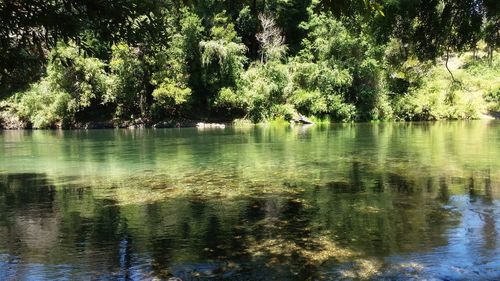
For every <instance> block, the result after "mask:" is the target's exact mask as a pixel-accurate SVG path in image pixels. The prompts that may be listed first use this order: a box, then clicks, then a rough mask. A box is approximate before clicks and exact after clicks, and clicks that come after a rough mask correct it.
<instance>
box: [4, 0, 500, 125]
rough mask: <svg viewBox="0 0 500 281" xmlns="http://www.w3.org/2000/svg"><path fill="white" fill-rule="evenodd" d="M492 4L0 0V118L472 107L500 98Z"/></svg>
mask: <svg viewBox="0 0 500 281" xmlns="http://www.w3.org/2000/svg"><path fill="white" fill-rule="evenodd" d="M499 11H500V7H499V4H498V1H494V0H461V1H452V0H440V1H438V0H430V1H409V0H380V1H373V0H363V1H362V0H339V1H335V0H333V1H332V0H267V1H265V0H251V1H250V0H248V1H215V0H210V1H170V0H161V1H153V0H78V1H68V0H50V1H47V0H43V1H42V0H2V1H1V2H0V26H1V29H0V55H1V59H0V99H1V100H3V101H1V102H0V112H1V113H2V114H1V115H0V121H2V120H3V121H2V122H0V123H4V125H5V123H8V122H11V123H15V122H17V123H19V124H21V126H32V127H35V128H45V127H54V126H62V127H71V126H73V125H74V124H75V123H77V122H86V121H104V120H115V121H117V122H118V121H126V120H135V121H137V122H141V123H146V124H152V123H154V122H158V121H161V120H170V119H182V118H188V119H204V118H209V119H217V120H230V119H235V118H246V119H250V120H251V121H254V122H259V121H266V120H270V119H276V118H284V119H289V118H292V117H293V116H295V115H297V114H298V113H302V114H305V115H309V116H317V117H320V118H327V119H330V120H340V121H355V120H392V119H404V120H433V119H456V118H476V117H478V114H479V113H481V112H484V109H485V108H489V109H491V110H497V109H498V104H499V102H498V101H499V100H500V90H499V89H500V82H499V81H498V79H495V78H496V77H498V76H499V75H498V72H499V71H498V69H499V68H498V64H499V62H498V60H497V59H496V55H497V54H496V50H497V49H498V47H499V46H500V42H499V41H500V39H499V38H500V36H499V26H500V16H499V14H500V13H499ZM458 54H465V56H462V57H458V56H457V55H458ZM436 65H440V66H443V65H445V66H446V68H443V69H446V70H445V71H444V72H443V70H442V69H437V68H436ZM485 73H486V74H485ZM479 75H486V76H485V77H486V78H485V79H487V80H488V81H489V82H490V86H488V87H483V86H477V85H479V84H481V83H480V82H478V81H477V79H476V78H477V77H478V76H479ZM488 75H489V76H488ZM489 77H492V78H493V82H492V79H489ZM445 82H446V85H444V83H445ZM475 85H476V86H475ZM429 89H430V90H429ZM471 93H472V94H471ZM7 121H8V122H7Z"/></svg>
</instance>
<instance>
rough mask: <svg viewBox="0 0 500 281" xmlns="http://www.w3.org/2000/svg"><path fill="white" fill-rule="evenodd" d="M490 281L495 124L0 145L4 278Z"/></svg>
mask: <svg viewBox="0 0 500 281" xmlns="http://www.w3.org/2000/svg"><path fill="white" fill-rule="evenodd" d="M172 277H179V278H181V279H182V280H339V279H341V280H342V279H345V280H357V279H385V280H412V279H414V280H422V279H426V280H499V279H500V122H498V121H490V122H485V121H470V122H437V123H382V124H348V125H330V126H312V127H269V128H253V129H238V128H226V129H213V130H203V131H200V130H197V129H161V130H153V129H151V130H149V129H146V130H94V131H2V132H0V280H82V279H83V280H168V279H169V278H172Z"/></svg>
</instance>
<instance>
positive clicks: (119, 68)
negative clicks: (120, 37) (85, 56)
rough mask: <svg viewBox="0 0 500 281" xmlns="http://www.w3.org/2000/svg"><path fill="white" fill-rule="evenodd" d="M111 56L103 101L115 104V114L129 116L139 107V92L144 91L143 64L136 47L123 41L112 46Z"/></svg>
mask: <svg viewBox="0 0 500 281" xmlns="http://www.w3.org/2000/svg"><path fill="white" fill-rule="evenodd" d="M112 50H113V57H112V59H111V61H110V63H109V68H110V70H111V76H110V91H109V92H108V94H107V95H105V96H104V101H105V102H113V103H115V104H116V105H117V107H116V111H115V116H116V117H125V116H130V115H131V114H134V113H137V112H135V111H136V110H137V109H138V108H139V107H140V104H139V103H140V94H141V91H144V85H143V79H144V72H145V70H144V65H143V63H142V62H141V60H140V59H139V52H140V50H139V49H138V48H132V47H130V46H128V45H126V44H125V43H120V44H118V45H116V46H113V49H112Z"/></svg>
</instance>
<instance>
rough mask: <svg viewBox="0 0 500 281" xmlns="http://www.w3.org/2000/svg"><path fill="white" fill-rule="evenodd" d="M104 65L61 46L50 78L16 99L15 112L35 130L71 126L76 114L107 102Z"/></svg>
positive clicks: (52, 56)
mask: <svg viewBox="0 0 500 281" xmlns="http://www.w3.org/2000/svg"><path fill="white" fill-rule="evenodd" d="M104 66H105V65H104V63H103V62H101V61H100V60H98V59H96V58H86V57H84V56H83V55H82V54H81V53H80V52H79V50H78V48H75V47H73V46H68V45H64V44H60V45H58V46H57V47H56V48H55V49H54V50H53V51H52V52H51V54H50V63H49V65H48V67H47V76H46V77H44V78H43V79H42V80H41V81H40V82H38V83H35V84H33V85H32V86H31V88H30V89H29V90H28V91H26V92H25V93H18V94H17V95H16V96H15V97H14V98H13V101H14V102H13V109H12V110H14V111H15V112H16V113H17V114H18V115H19V116H20V117H21V118H23V119H24V120H26V121H29V122H30V123H31V124H32V126H33V127H34V128H48V127H54V126H56V125H57V126H63V127H64V126H68V125H69V124H71V123H72V122H74V121H75V120H74V118H75V114H76V113H78V112H82V111H84V110H86V109H89V108H91V107H93V106H97V105H98V104H100V103H105V102H107V98H105V97H106V96H107V88H108V83H109V80H108V77H107V75H106V73H105V71H104Z"/></svg>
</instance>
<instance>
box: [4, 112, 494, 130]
mask: <svg viewBox="0 0 500 281" xmlns="http://www.w3.org/2000/svg"><path fill="white" fill-rule="evenodd" d="M236 120H238V119H235V120H225V121H221V120H170V121H161V122H158V123H154V124H148V123H135V122H131V121H125V122H121V123H118V124H117V123H114V122H112V121H95V122H85V123H76V124H75V125H74V126H71V127H66V128H64V127H62V126H54V127H51V128H43V129H39V128H32V127H31V126H10V127H4V126H2V125H3V124H2V123H0V131H16V130H29V131H55V130H63V131H73V130H74V131H78V130H110V129H113V130H115V129H128V130H135V129H174V128H198V129H200V130H203V129H224V128H234V127H240V128H241V127H255V126H266V125H270V124H281V125H285V124H286V125H291V126H294V125H297V124H295V123H292V122H290V121H285V120H271V121H268V122H261V123H253V122H248V123H244V124H239V125H238V124H236V122H235V121H236ZM481 120H483V121H484V120H487V121H493V120H500V112H497V113H493V114H491V113H490V114H481V116H480V117H479V118H476V119H441V120H411V121H408V120H387V121H380V120H372V121H356V122H333V121H332V122H319V123H316V125H330V124H363V123H365V124H366V123H434V122H443V121H444V122H453V121H481ZM0 121H1V120H0ZM298 125H299V126H300V125H305V126H311V125H315V124H298Z"/></svg>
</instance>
